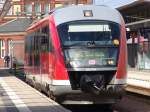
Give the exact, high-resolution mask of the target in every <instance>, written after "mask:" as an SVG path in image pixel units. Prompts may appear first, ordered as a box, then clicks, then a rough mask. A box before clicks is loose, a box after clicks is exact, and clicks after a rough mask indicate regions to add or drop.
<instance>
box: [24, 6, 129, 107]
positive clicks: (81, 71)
mask: <svg viewBox="0 0 150 112" xmlns="http://www.w3.org/2000/svg"><path fill="white" fill-rule="evenodd" d="M126 66H127V51H126V32H125V24H124V21H123V19H122V16H121V15H120V13H119V12H118V11H117V10H115V9H112V8H109V7H106V6H93V5H85V6H68V7H64V8H60V9H57V10H54V11H52V12H51V13H50V14H49V15H48V16H47V17H44V18H43V19H41V20H39V21H37V22H35V23H34V24H32V26H31V27H30V28H28V30H27V35H26V38H25V74H26V81H27V82H29V83H31V84H33V85H34V86H35V87H37V88H38V89H40V90H43V91H45V92H46V93H47V94H48V95H49V96H50V97H53V98H54V97H56V98H58V100H60V99H61V100H60V101H63V102H62V103H70V102H69V101H71V103H94V104H96V103H115V102H116V101H118V100H120V99H121V97H122V96H123V94H124V87H125V84H126Z"/></svg>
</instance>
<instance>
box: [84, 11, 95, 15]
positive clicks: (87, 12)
mask: <svg viewBox="0 0 150 112" xmlns="http://www.w3.org/2000/svg"><path fill="white" fill-rule="evenodd" d="M84 16H85V17H93V13H92V10H84Z"/></svg>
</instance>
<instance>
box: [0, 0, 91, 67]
mask: <svg viewBox="0 0 150 112" xmlns="http://www.w3.org/2000/svg"><path fill="white" fill-rule="evenodd" d="M91 3H92V0H12V1H10V0H5V3H4V6H3V9H2V11H1V12H0V24H1V25H0V67H3V66H4V56H6V55H9V56H10V58H11V60H13V59H14V58H15V59H17V61H18V62H21V63H23V56H24V37H25V34H26V32H25V31H26V29H27V28H28V27H29V26H30V24H31V23H32V21H34V20H35V19H37V18H39V17H40V16H41V15H43V14H46V13H48V12H49V11H50V10H52V9H54V8H57V7H61V6H64V5H74V4H75V5H77V4H78V5H83V4H91ZM11 65H12V61H11V64H10V66H11Z"/></svg>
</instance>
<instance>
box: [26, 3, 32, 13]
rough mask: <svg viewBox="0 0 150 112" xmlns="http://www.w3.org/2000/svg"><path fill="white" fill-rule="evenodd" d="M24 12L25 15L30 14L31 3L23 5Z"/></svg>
mask: <svg viewBox="0 0 150 112" xmlns="http://www.w3.org/2000/svg"><path fill="white" fill-rule="evenodd" d="M25 12H26V14H27V15H31V14H32V4H26V5H25Z"/></svg>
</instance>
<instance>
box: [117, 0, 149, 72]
mask: <svg viewBox="0 0 150 112" xmlns="http://www.w3.org/2000/svg"><path fill="white" fill-rule="evenodd" d="M118 10H119V11H120V12H121V13H122V15H123V17H124V20H125V23H126V29H127V44H128V63H129V68H132V69H138V70H150V1H149V0H137V1H135V2H132V3H131V4H128V5H125V6H122V7H119V8H118Z"/></svg>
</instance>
